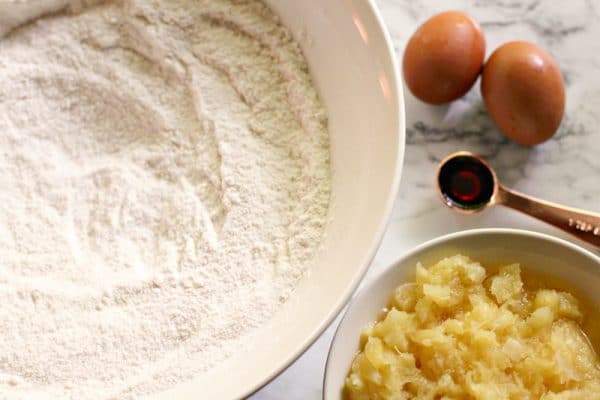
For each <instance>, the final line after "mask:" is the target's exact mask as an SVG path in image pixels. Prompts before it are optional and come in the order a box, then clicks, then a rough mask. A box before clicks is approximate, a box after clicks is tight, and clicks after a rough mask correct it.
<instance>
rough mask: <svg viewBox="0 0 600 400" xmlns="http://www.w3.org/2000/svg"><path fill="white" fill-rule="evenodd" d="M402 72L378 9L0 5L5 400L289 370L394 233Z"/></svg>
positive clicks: (202, 388) (271, 1)
mask: <svg viewBox="0 0 600 400" xmlns="http://www.w3.org/2000/svg"><path fill="white" fill-rule="evenodd" d="M397 71H398V68H397V65H396V61H395V56H394V53H393V49H392V46H391V44H390V39H389V36H388V34H387V33H386V31H385V29H384V27H383V24H382V22H381V19H380V17H379V15H378V13H377V11H376V9H375V7H374V5H373V4H372V3H371V2H370V1H367V0H348V1H344V2H340V1H335V2H334V1H327V2H325V1H321V0H306V1H302V2H299V1H292V0H289V1H280V0H279V1H275V0H266V1H265V2H263V1H261V0H177V1H168V2H167V1H160V0H123V1H97V0H87V1H82V0H21V1H8V2H0V182H2V186H3V188H2V194H1V195H0V196H1V201H0V303H1V304H2V306H1V307H0V332H1V333H0V398H2V399H4V398H7V399H48V398H52V399H54V398H57V399H58V398H76V399H116V398H118V399H128V398H140V397H142V398H147V397H151V398H156V399H173V398H176V399H187V398H189V399H235V398H242V397H245V396H247V395H248V394H250V393H252V392H253V391H255V390H256V389H258V388H259V387H261V386H262V385H264V384H265V383H266V382H268V381H269V380H270V379H272V378H273V377H274V376H276V375H277V374H278V373H279V372H281V371H282V370H283V369H284V368H285V367H286V366H287V365H289V364H290V363H291V362H292V361H293V360H294V359H295V358H297V357H298V356H299V355H300V354H301V353H302V352H303V351H304V350H306V348H307V347H308V346H309V345H310V344H311V343H312V342H313V341H314V340H315V339H316V338H317V337H318V335H319V334H320V333H321V332H322V331H323V330H324V329H325V328H326V327H327V325H328V324H329V323H330V322H331V321H332V319H333V318H334V317H335V316H336V314H337V313H338V312H339V311H340V309H341V308H342V307H343V305H344V304H345V302H346V301H347V300H348V298H349V297H350V295H351V294H352V292H353V290H354V289H355V288H356V286H357V285H358V283H359V281H360V279H361V278H362V276H363V274H364V273H365V271H366V269H367V268H368V265H369V263H370V261H371V259H372V257H373V256H374V254H375V252H376V250H377V247H378V245H379V242H380V239H381V237H382V235H383V231H384V229H385V224H386V221H387V218H388V216H389V214H390V211H391V207H392V204H393V201H394V198H395V195H396V191H397V187H398V184H399V178H400V171H401V165H402V160H403V153H404V105H403V98H402V91H401V88H400V86H399V76H398V72H397Z"/></svg>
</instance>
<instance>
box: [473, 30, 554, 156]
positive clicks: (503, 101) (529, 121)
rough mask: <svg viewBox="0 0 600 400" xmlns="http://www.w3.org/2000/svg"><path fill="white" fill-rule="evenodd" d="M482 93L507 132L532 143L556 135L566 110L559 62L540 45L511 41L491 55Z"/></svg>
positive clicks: (489, 107)
mask: <svg viewBox="0 0 600 400" xmlns="http://www.w3.org/2000/svg"><path fill="white" fill-rule="evenodd" d="M481 94H482V95H483V101H484V102H485V105H486V107H487V109H488V113H489V114H490V117H491V118H492V120H494V122H495V123H496V125H497V126H498V128H500V130H501V131H502V132H504V134H506V136H508V137H509V138H511V139H512V140H514V141H515V142H517V143H520V144H523V145H527V146H532V145H534V144H538V143H541V142H544V141H546V140H548V139H550V138H551V137H552V135H554V132H556V130H557V129H558V126H559V125H560V121H561V120H562V117H563V114H564V110H565V84H564V82H563V77H562V74H561V72H560V69H559V68H558V65H557V64H556V62H555V61H554V60H553V59H552V57H551V56H550V55H549V54H548V53H546V52H545V51H544V50H542V49H541V48H539V47H538V46H536V45H534V44H531V43H528V42H510V43H506V44H504V45H502V46H501V47H499V48H498V49H496V51H494V53H493V54H492V55H491V56H490V58H489V60H488V61H487V63H486V64H485V67H484V69H483V76H482V78H481Z"/></svg>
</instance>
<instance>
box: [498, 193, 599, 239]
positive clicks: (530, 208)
mask: <svg viewBox="0 0 600 400" xmlns="http://www.w3.org/2000/svg"><path fill="white" fill-rule="evenodd" d="M497 202H498V204H502V205H504V206H506V207H510V208H512V209H514V210H517V211H521V212H522V213H525V214H527V215H531V216H532V217H535V218H537V219H540V220H542V221H544V222H547V223H549V224H550V225H554V226H555V227H557V228H560V229H562V230H563V231H565V232H567V233H570V234H571V235H574V236H576V237H577V238H579V239H581V240H583V241H585V242H588V243H590V244H592V245H594V246H596V247H597V248H598V249H600V214H596V213H591V212H587V211H583V210H578V209H576V208H571V207H565V206H561V205H558V204H554V203H550V202H548V201H544V200H540V199H536V198H534V197H530V196H527V195H524V194H522V193H519V192H517V191H514V190H511V189H508V188H505V187H504V186H502V185H500V186H499V187H498V197H497Z"/></svg>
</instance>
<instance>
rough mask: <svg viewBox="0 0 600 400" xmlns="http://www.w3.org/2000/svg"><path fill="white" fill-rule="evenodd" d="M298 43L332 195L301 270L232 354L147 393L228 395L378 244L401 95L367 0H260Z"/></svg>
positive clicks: (400, 149) (311, 334) (291, 338)
mask: <svg viewBox="0 0 600 400" xmlns="http://www.w3.org/2000/svg"><path fill="white" fill-rule="evenodd" d="M266 2H267V3H268V4H269V5H270V6H271V7H272V8H273V10H274V11H275V12H276V13H277V14H278V15H280V17H281V19H282V21H283V23H284V24H285V25H286V26H287V27H289V28H290V30H291V31H292V33H293V34H294V36H295V37H296V38H297V39H298V40H299V42H300V44H301V46H302V49H303V51H304V54H305V56H306V58H307V60H308V63H309V66H310V70H311V73H312V76H313V78H314V80H315V82H316V85H317V87H318V89H319V93H320V95H321V98H322V100H323V101H324V103H325V106H326V108H327V111H328V113H329V129H330V137H331V161H332V169H333V198H332V201H331V210H330V216H331V221H330V223H329V225H328V227H327V229H326V236H325V238H324V240H323V246H322V247H323V250H322V251H321V253H320V255H319V256H318V257H317V260H316V262H315V265H314V267H313V268H312V269H311V270H310V274H309V275H308V276H306V277H305V278H304V279H303V280H302V282H301V283H300V284H299V286H298V288H297V290H296V292H295V293H294V294H293V295H292V297H291V298H290V300H289V301H288V302H287V303H286V304H285V306H284V307H282V309H281V310H280V311H279V312H278V313H277V314H276V315H274V316H273V319H272V320H271V321H270V322H269V323H268V324H267V325H266V326H264V327H263V328H261V329H260V330H259V331H258V332H257V334H256V335H255V339H254V340H253V341H252V342H250V343H248V346H247V347H246V348H243V349H239V353H238V355H237V356H235V357H233V358H231V359H229V360H228V361H227V362H226V363H224V364H222V365H220V366H218V367H217V368H215V369H213V370H211V371H210V372H208V373H206V374H203V375H201V376H199V377H198V378H197V379H195V380H193V381H190V382H187V383H184V384H181V385H179V386H177V387H175V388H174V389H173V390H171V391H169V392H166V393H164V394H160V395H158V396H156V398H157V399H178V400H179V399H203V400H221V399H236V398H242V397H244V396H247V395H248V394H250V393H251V392H253V391H255V390H257V389H258V388H260V387H261V386H262V385H264V384H265V383H266V382H268V381H269V380H270V379H272V378H273V377H274V376H276V375H277V374H278V373H279V372H281V371H282V370H283V369H284V368H285V367H286V366H288V365H289V364H290V363H291V362H292V361H293V360H295V359H296V358H297V357H298V356H299V355H300V354H302V352H304V351H305V350H306V348H307V347H308V346H309V345H310V344H311V343H312V342H313V341H314V340H315V339H316V338H317V337H318V336H319V334H320V333H321V332H323V330H324V329H325V328H326V327H327V325H328V324H329V323H330V322H331V321H332V319H333V318H334V317H335V316H336V314H337V313H338V312H339V311H340V309H341V308H342V306H343V305H344V304H345V303H346V301H347V300H348V298H349V297H350V295H351V294H352V292H353V291H354V289H355V288H356V286H357V285H358V283H359V281H360V279H361V278H362V276H363V274H364V273H365V271H366V270H367V267H368V266H369V263H370V261H371V259H372V258H373V256H374V255H375V252H376V250H377V247H378V245H379V242H380V240H381V237H382V235H383V232H384V229H385V225H386V222H387V219H388V216H389V214H390V211H391V208H392V204H393V202H394V198H395V195H396V192H397V188H398V184H399V180H400V170H401V166H402V160H403V154H404V102H403V97H402V91H401V88H400V84H399V83H400V78H399V72H398V66H397V63H396V60H395V57H394V52H393V48H392V45H391V41H390V38H389V36H388V34H387V32H386V31H385V28H384V26H383V22H382V20H381V18H380V16H379V14H378V12H377V10H376V9H375V6H374V5H373V3H372V2H371V1H367V0H328V1H323V0H303V1H297V0H267V1H266Z"/></svg>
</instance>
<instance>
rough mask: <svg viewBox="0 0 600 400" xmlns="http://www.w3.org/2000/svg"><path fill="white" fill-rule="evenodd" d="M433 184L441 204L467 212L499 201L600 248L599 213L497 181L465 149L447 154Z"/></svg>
mask: <svg viewBox="0 0 600 400" xmlns="http://www.w3.org/2000/svg"><path fill="white" fill-rule="evenodd" d="M437 187H438V191H439V194H440V196H441V198H442V201H443V202H444V204H446V205H447V206H448V207H450V208H451V209H453V210H455V211H458V212H461V213H466V214H471V213H475V212H478V211H481V210H483V209H484V208H486V207H489V206H493V205H496V204H501V205H503V206H506V207H510V208H512V209H514V210H517V211H520V212H522V213H525V214H527V215H530V216H532V217H535V218H537V219H539V220H542V221H544V222H547V223H549V224H551V225H554V226H555V227H557V228H560V229H562V230H563V231H565V232H568V233H570V234H572V235H574V236H576V237H577V238H578V239H581V240H583V241H585V242H587V243H590V244H592V245H594V246H596V247H597V248H598V249H600V214H596V213H592V212H589V211H584V210H579V209H576V208H571V207H566V206H562V205H559V204H555V203H550V202H547V201H544V200H540V199H536V198H534V197H530V196H527V195H524V194H522V193H519V192H516V191H514V190H511V189H508V188H506V187H505V186H503V185H501V184H500V182H498V178H497V176H496V173H495V172H494V170H493V169H492V167H491V166H490V165H489V164H488V163H487V162H486V161H485V160H484V159H483V158H481V157H478V156H476V155H474V154H472V153H470V152H467V151H460V152H457V153H453V154H450V155H449V156H448V157H446V158H445V159H444V160H442V162H441V163H440V165H439V167H438V170H437Z"/></svg>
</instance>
